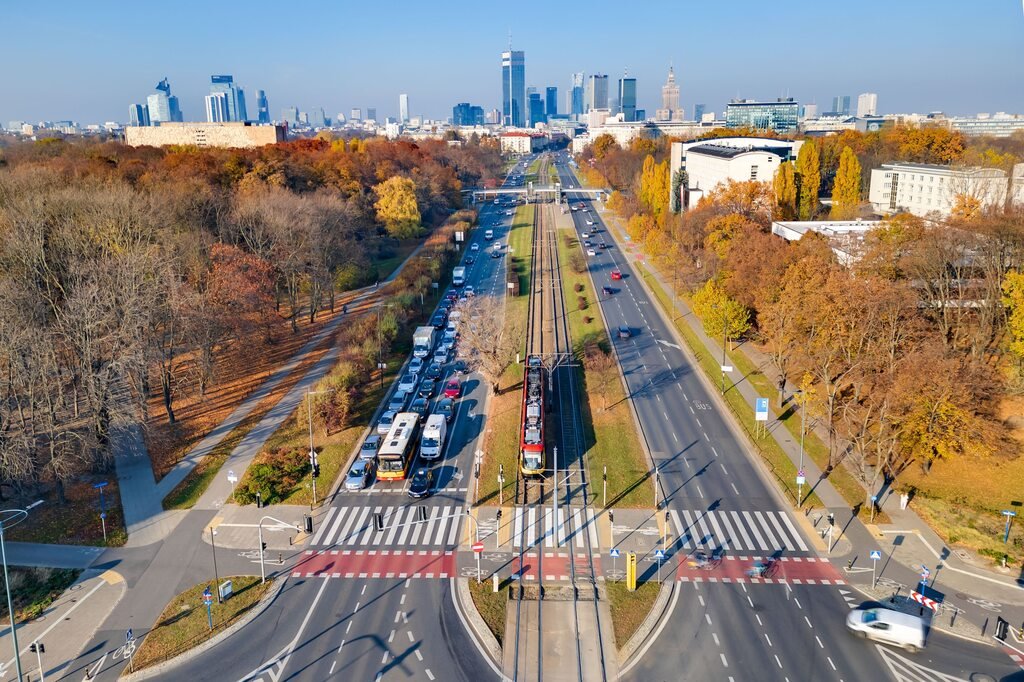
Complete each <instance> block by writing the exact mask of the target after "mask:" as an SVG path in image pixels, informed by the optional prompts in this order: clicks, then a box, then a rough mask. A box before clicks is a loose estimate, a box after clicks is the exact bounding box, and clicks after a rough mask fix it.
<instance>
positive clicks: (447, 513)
mask: <svg viewBox="0 0 1024 682" xmlns="http://www.w3.org/2000/svg"><path fill="white" fill-rule="evenodd" d="M454 515H455V509H454V508H453V507H445V508H444V515H443V516H442V517H441V522H440V523H439V524H438V527H437V535H436V536H434V544H435V545H440V544H441V542H442V541H443V540H444V531H445V529H446V528H448V524H449V523H450V522H451V520H452V517H453V516H454Z"/></svg>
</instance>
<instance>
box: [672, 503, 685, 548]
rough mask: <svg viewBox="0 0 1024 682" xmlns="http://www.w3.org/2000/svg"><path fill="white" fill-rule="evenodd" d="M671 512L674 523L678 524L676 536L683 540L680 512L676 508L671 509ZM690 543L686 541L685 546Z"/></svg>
mask: <svg viewBox="0 0 1024 682" xmlns="http://www.w3.org/2000/svg"><path fill="white" fill-rule="evenodd" d="M669 514H670V515H671V516H672V523H674V524H675V526H676V537H678V538H679V539H680V540H683V522H682V521H680V520H679V512H677V511H676V510H675V509H672V510H670V512H669ZM687 544H688V543H686V542H684V543H683V547H686V545H687Z"/></svg>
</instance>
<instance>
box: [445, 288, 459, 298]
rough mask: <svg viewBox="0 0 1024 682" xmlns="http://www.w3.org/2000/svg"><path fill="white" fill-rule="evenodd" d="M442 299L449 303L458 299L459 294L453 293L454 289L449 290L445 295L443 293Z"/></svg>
mask: <svg viewBox="0 0 1024 682" xmlns="http://www.w3.org/2000/svg"><path fill="white" fill-rule="evenodd" d="M444 297H445V298H446V299H448V300H449V301H455V300H457V299H458V298H459V292H457V291H455V290H454V289H449V290H448V291H447V293H445V295H444Z"/></svg>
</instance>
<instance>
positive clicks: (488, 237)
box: [484, 230, 494, 241]
mask: <svg viewBox="0 0 1024 682" xmlns="http://www.w3.org/2000/svg"><path fill="white" fill-rule="evenodd" d="M484 239H486V240H487V241H491V240H492V239H494V230H487V231H486V232H484Z"/></svg>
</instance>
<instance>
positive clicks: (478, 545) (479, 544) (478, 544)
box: [473, 542, 484, 553]
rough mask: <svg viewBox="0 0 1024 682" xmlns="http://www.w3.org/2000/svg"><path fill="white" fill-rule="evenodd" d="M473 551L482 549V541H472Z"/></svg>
mask: <svg viewBox="0 0 1024 682" xmlns="http://www.w3.org/2000/svg"><path fill="white" fill-rule="evenodd" d="M473 551H474V552H477V553H479V552H482V551H484V543H482V542H474V543H473Z"/></svg>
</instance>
